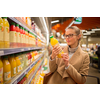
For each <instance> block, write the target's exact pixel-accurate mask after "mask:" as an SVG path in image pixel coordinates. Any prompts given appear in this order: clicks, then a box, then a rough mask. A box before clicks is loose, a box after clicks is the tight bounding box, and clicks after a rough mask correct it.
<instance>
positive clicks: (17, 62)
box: [15, 54, 21, 73]
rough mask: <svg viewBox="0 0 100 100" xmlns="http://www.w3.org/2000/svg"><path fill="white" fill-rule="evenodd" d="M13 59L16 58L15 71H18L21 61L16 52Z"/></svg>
mask: <svg viewBox="0 0 100 100" xmlns="http://www.w3.org/2000/svg"><path fill="white" fill-rule="evenodd" d="M15 60H16V64H17V73H19V72H20V71H21V61H20V59H19V55H18V54H15Z"/></svg>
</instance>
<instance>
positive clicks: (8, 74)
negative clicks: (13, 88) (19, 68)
mask: <svg viewBox="0 0 100 100" xmlns="http://www.w3.org/2000/svg"><path fill="white" fill-rule="evenodd" d="M3 76H4V82H5V81H8V80H10V79H11V65H10V63H9V61H8V56H4V57H3Z"/></svg>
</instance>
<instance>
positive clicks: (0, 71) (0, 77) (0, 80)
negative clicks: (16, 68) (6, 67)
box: [0, 57, 3, 84]
mask: <svg viewBox="0 0 100 100" xmlns="http://www.w3.org/2000/svg"><path fill="white" fill-rule="evenodd" d="M0 84H3V63H2V61H1V57H0Z"/></svg>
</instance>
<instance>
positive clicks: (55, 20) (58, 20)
mask: <svg viewBox="0 0 100 100" xmlns="http://www.w3.org/2000/svg"><path fill="white" fill-rule="evenodd" d="M57 22H59V20H55V21H51V23H57Z"/></svg>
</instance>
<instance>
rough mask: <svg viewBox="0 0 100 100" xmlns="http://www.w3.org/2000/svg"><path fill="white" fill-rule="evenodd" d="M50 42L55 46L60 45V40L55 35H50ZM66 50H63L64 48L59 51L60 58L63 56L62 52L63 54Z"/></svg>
mask: <svg viewBox="0 0 100 100" xmlns="http://www.w3.org/2000/svg"><path fill="white" fill-rule="evenodd" d="M50 39H51V40H50V43H51V45H52V46H53V47H54V46H55V45H57V44H58V45H59V42H58V40H57V39H55V38H54V37H53V36H50ZM63 53H64V52H63V50H61V51H60V52H59V54H58V55H57V56H58V58H62V57H61V54H63Z"/></svg>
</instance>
